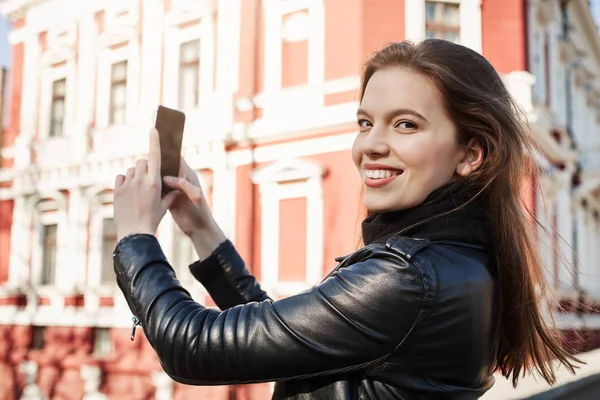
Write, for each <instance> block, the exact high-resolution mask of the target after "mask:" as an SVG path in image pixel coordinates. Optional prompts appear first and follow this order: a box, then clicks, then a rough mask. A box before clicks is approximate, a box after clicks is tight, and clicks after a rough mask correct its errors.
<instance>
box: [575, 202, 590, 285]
mask: <svg viewBox="0 0 600 400" xmlns="http://www.w3.org/2000/svg"><path fill="white" fill-rule="evenodd" d="M586 214H587V212H586V210H585V209H584V208H583V207H582V205H581V200H579V199H578V200H577V205H576V209H575V219H576V222H575V223H576V229H577V248H576V250H577V258H578V266H579V271H578V274H577V275H578V276H577V280H578V281H579V284H580V286H581V288H582V289H584V290H589V274H590V271H589V263H588V247H587V240H588V224H587V223H586V217H587V215H586Z"/></svg>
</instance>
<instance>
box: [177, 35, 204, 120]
mask: <svg viewBox="0 0 600 400" xmlns="http://www.w3.org/2000/svg"><path fill="white" fill-rule="evenodd" d="M199 89H200V39H196V40H192V41H190V42H185V43H182V44H181V45H180V46H179V100H178V104H179V108H180V109H182V110H188V109H191V108H194V107H197V106H198V102H199V95H198V92H199Z"/></svg>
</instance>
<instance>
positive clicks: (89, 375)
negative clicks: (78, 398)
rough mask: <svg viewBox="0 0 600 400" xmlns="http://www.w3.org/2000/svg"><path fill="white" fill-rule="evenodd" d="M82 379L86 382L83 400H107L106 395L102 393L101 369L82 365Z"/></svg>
mask: <svg viewBox="0 0 600 400" xmlns="http://www.w3.org/2000/svg"><path fill="white" fill-rule="evenodd" d="M80 375H81V379H83V382H84V389H83V390H84V395H83V400H106V399H107V397H106V395H104V394H102V393H100V383H101V378H102V371H101V370H100V368H99V367H96V366H90V365H82V366H81V372H80Z"/></svg>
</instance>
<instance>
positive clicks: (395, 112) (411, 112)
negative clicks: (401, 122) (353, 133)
mask: <svg viewBox="0 0 600 400" xmlns="http://www.w3.org/2000/svg"><path fill="white" fill-rule="evenodd" d="M404 114H408V115H412V116H414V117H417V118H419V119H421V120H423V121H425V122H429V121H428V120H427V118H425V117H424V116H423V115H421V114H420V113H419V112H417V111H416V110H413V109H412V108H396V109H394V110H391V111H388V112H387V113H385V115H384V118H385V120H386V121H391V120H392V119H394V118H396V117H397V116H398V115H404ZM356 115H357V116H360V115H364V116H367V117H369V118H371V115H370V114H369V113H368V112H367V111H365V110H364V109H362V108H359V109H358V111H356Z"/></svg>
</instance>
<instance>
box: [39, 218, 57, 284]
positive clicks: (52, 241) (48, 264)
mask: <svg viewBox="0 0 600 400" xmlns="http://www.w3.org/2000/svg"><path fill="white" fill-rule="evenodd" d="M56 232H57V225H56V224H53V225H44V226H43V229H42V277H41V278H42V279H41V282H40V283H41V284H42V285H52V284H54V280H55V278H56V239H57V235H56Z"/></svg>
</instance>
